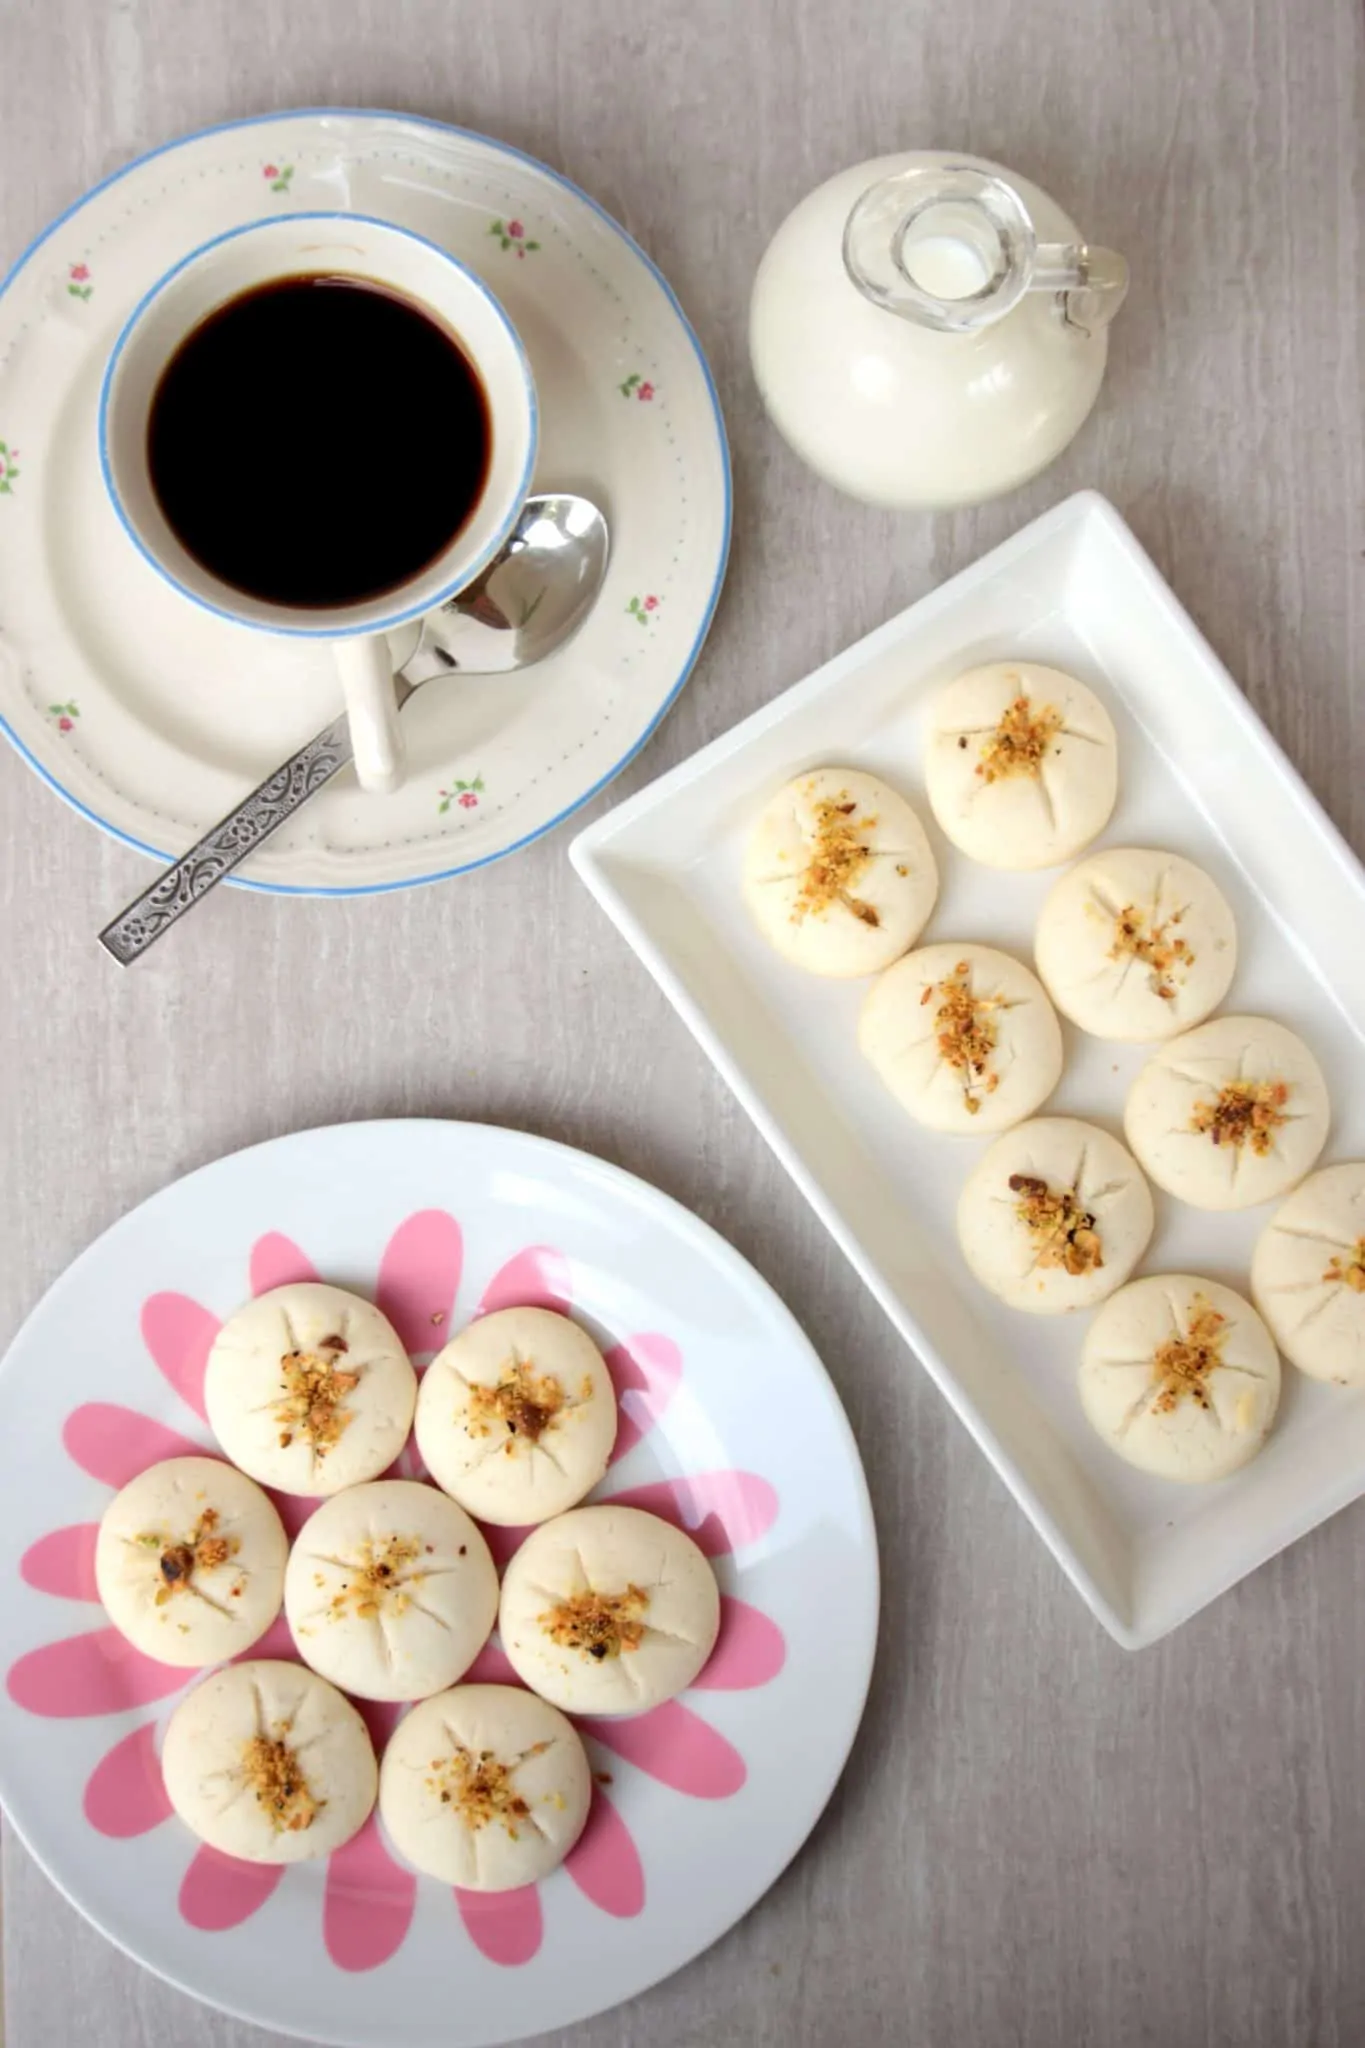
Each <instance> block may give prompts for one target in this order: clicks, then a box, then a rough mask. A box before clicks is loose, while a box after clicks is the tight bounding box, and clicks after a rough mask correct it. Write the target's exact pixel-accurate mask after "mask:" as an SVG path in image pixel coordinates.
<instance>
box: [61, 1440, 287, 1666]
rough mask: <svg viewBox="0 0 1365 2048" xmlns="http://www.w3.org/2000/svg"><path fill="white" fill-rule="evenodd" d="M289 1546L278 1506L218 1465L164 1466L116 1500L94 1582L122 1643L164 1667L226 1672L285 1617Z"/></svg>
mask: <svg viewBox="0 0 1365 2048" xmlns="http://www.w3.org/2000/svg"><path fill="white" fill-rule="evenodd" d="M288 1549H289V1544H288V1539H287V1538H286V1536H285V1533H284V1528H283V1525H282V1524H281V1521H280V1518H279V1516H278V1515H277V1514H276V1512H275V1509H274V1507H273V1506H272V1504H271V1502H270V1501H269V1500H267V1499H266V1496H265V1495H264V1494H263V1493H262V1492H261V1489H260V1487H259V1486H256V1485H255V1484H253V1482H252V1481H251V1480H250V1479H248V1478H247V1477H246V1476H245V1474H244V1473H241V1472H237V1471H234V1469H233V1467H232V1466H231V1465H225V1464H224V1463H223V1461H222V1459H221V1458H167V1459H165V1460H164V1461H163V1462H162V1463H161V1464H159V1465H150V1466H148V1468H147V1470H146V1471H145V1472H139V1474H138V1476H137V1478H136V1479H130V1480H129V1482H128V1484H127V1485H126V1486H125V1487H123V1488H121V1489H120V1491H119V1492H118V1493H116V1494H115V1495H114V1498H113V1499H112V1500H111V1501H110V1503H109V1505H108V1507H107V1508H106V1509H105V1511H104V1515H103V1518H102V1520H101V1522H100V1530H99V1536H98V1538H97V1540H96V1543H95V1583H96V1585H97V1586H98V1588H99V1596H100V1599H101V1600H102V1601H103V1602H104V1607H105V1612H106V1613H107V1614H108V1616H109V1619H110V1621H112V1622H113V1624H114V1627H115V1628H116V1629H117V1630H118V1631H119V1633H120V1634H121V1635H124V1636H126V1637H127V1638H128V1641H129V1642H130V1643H132V1644H134V1645H135V1646H136V1648H138V1649H139V1650H141V1651H143V1652H144V1653H145V1654H146V1655H147V1656H148V1657H155V1658H156V1659H157V1660H158V1662H159V1663H162V1664H181V1665H202V1664H219V1663H222V1662H223V1660H224V1659H225V1658H228V1657H236V1656H240V1654H241V1653H242V1651H244V1650H249V1649H250V1648H251V1645H252V1644H253V1643H254V1642H256V1641H258V1640H259V1638H260V1637H261V1636H263V1635H264V1634H265V1632H266V1630H267V1629H268V1628H269V1626H270V1624H271V1622H272V1621H273V1620H274V1619H275V1616H276V1615H277V1614H278V1613H279V1611H280V1597H281V1594H282V1593H283V1590H284V1565H285V1557H286V1555H287V1553H288Z"/></svg>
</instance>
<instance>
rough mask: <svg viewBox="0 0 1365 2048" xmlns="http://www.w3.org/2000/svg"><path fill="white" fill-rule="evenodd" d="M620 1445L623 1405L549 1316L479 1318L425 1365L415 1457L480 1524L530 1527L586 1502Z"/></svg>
mask: <svg viewBox="0 0 1365 2048" xmlns="http://www.w3.org/2000/svg"><path fill="white" fill-rule="evenodd" d="M615 1441H616V1395H615V1393H614V1391H613V1389H612V1384H611V1375H610V1374H609V1373H608V1371H607V1368H606V1362H605V1360H604V1359H603V1357H602V1354H601V1352H600V1351H599V1350H598V1348H597V1346H596V1345H595V1344H594V1343H593V1341H592V1338H591V1337H589V1336H588V1334H587V1332H586V1331H585V1330H581V1329H580V1328H579V1326H578V1324H577V1323H574V1322H571V1321H570V1320H569V1318H568V1317H567V1316H562V1315H557V1314H555V1312H554V1311H553V1310H552V1309H545V1308H506V1309H499V1310H497V1311H496V1312H495V1313H494V1314H492V1315H487V1316H481V1317H480V1318H479V1320H478V1321H477V1322H474V1323H471V1324H470V1325H469V1328H468V1329H467V1330H462V1331H461V1332H460V1334H459V1336H458V1337H456V1338H454V1339H453V1340H452V1341H451V1342H450V1343H449V1344H447V1345H446V1347H445V1349H444V1351H442V1352H440V1353H439V1355H438V1356H437V1357H436V1358H434V1359H433V1360H432V1362H431V1364H430V1365H429V1366H428V1367H427V1370H426V1373H425V1374H424V1376H423V1379H422V1385H421V1390H420V1392H419V1393H418V1396H417V1448H418V1450H419V1451H420V1452H421V1454H422V1460H423V1462H424V1464H425V1465H426V1468H427V1470H428V1472H430V1474H431V1476H432V1478H433V1479H434V1480H435V1481H436V1484H437V1485H438V1486H440V1487H444V1489H445V1491H446V1492H447V1493H448V1494H450V1495H451V1496H452V1497H453V1498H454V1499H455V1500H457V1501H459V1503H460V1505H461V1506H462V1507H464V1508H467V1509H468V1511H469V1513H470V1514H471V1515H477V1516H478V1517H479V1519H480V1520H481V1521H484V1522H493V1523H499V1524H503V1525H505V1526H509V1527H524V1526H525V1525H526V1524H528V1523H531V1522H543V1521H546V1520H548V1518H549V1517H550V1516H551V1515H559V1514H563V1512H564V1510H565V1509H566V1508H571V1507H573V1506H574V1505H575V1503H576V1502H578V1501H580V1500H582V1498H583V1496H584V1494H585V1493H589V1492H591V1490H592V1488H593V1487H594V1486H596V1484H597V1482H598V1480H599V1479H600V1478H601V1477H602V1474H603V1473H604V1472H605V1471H606V1469H607V1460H608V1459H609V1458H610V1456H611V1452H612V1445H613V1444H614V1443H615Z"/></svg>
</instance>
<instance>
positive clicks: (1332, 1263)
mask: <svg viewBox="0 0 1365 2048" xmlns="http://www.w3.org/2000/svg"><path fill="white" fill-rule="evenodd" d="M1251 1298H1252V1300H1253V1301H1254V1302H1255V1304H1256V1306H1257V1308H1258V1309H1259V1310H1260V1312H1261V1314H1262V1315H1263V1316H1264V1317H1265V1319H1266V1321H1267V1322H1268V1323H1269V1325H1270V1329H1271V1334H1272V1335H1273V1336H1274V1339H1275V1342H1276V1343H1277V1344H1278V1345H1279V1347H1280V1349H1281V1351H1283V1353H1284V1355H1285V1357H1286V1358H1287V1359H1288V1360H1289V1362H1290V1364H1291V1365H1296V1366H1297V1367H1298V1369H1299V1371H1300V1372H1303V1373H1307V1374H1308V1377H1309V1378H1310V1379H1314V1380H1333V1381H1335V1383H1336V1384H1337V1385H1338V1386H1341V1387H1359V1386H1365V1160H1359V1159H1353V1160H1350V1161H1349V1162H1348V1163H1347V1164H1346V1165H1344V1166H1324V1167H1323V1169H1322V1171H1321V1172H1320V1173H1314V1174H1310V1176H1309V1177H1308V1179H1307V1180H1306V1181H1303V1182H1302V1183H1301V1184H1300V1186H1298V1187H1297V1188H1295V1190H1294V1192H1293V1194H1292V1195H1291V1196H1290V1197H1289V1200H1288V1201H1287V1202H1286V1203H1285V1204H1284V1205H1283V1207H1282V1208H1279V1209H1277V1210H1276V1211H1275V1214H1274V1215H1273V1216H1272V1217H1271V1219H1270V1221H1269V1223H1268V1224H1267V1225H1266V1227H1265V1229H1264V1230H1263V1231H1262V1232H1261V1235H1260V1238H1259V1240H1258V1242H1257V1245H1256V1250H1255V1253H1254V1255H1253V1257H1252V1261H1251Z"/></svg>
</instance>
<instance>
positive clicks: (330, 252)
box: [99, 213, 537, 792]
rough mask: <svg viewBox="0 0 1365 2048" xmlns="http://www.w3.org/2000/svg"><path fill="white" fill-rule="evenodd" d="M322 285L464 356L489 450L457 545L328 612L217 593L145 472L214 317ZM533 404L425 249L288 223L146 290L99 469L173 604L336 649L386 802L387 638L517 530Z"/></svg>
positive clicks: (345, 225)
mask: <svg viewBox="0 0 1365 2048" xmlns="http://www.w3.org/2000/svg"><path fill="white" fill-rule="evenodd" d="M319 271H332V272H334V273H335V274H337V275H338V276H346V277H355V278H359V279H362V280H364V281H365V282H366V283H370V284H379V285H383V286H386V287H387V288H388V289H389V290H391V291H394V292H396V293H398V294H399V295H400V296H401V297H403V298H406V299H408V300H410V301H411V302H412V303H414V304H415V305H417V306H419V307H420V308H421V310H422V311H423V312H424V313H426V314H427V316H428V317H429V318H431V319H433V320H435V321H436V322H437V323H438V324H439V325H441V326H443V327H444V328H446V329H447V330H448V331H449V332H450V333H452V334H453V335H454V336H455V337H456V338H457V340H458V341H459V343H460V345H461V347H462V349H463V350H464V353H465V354H466V356H467V357H468V359H469V361H470V362H471V364H472V365H473V367H474V369H475V371H476V372H477V374H478V377H479V379H480V381H481V383H482V385H483V388H484V392H485V394H486V397H487V401H488V413H489V421H490V426H491V441H492V446H491V451H490V456H489V461H488V466H487V471H486V474H485V478H484V483H483V489H482V491H481V493H480V495H479V498H478V500H477V502H476V503H475V505H474V507H473V509H472V510H471V511H470V513H469V514H468V516H467V517H466V519H465V521H464V523H463V524H462V525H461V527H460V528H459V531H458V532H457V533H456V535H455V536H454V538H453V539H452V540H451V541H450V542H449V544H448V545H447V546H446V547H445V548H444V549H443V550H442V552H441V553H440V554H439V555H438V556H437V557H436V559H435V560H434V561H432V562H430V563H428V564H427V566H426V567H425V568H423V569H422V570H421V572H420V573H419V574H418V575H415V576H413V577H412V578H411V579H410V580H409V581H407V582H405V583H403V584H401V585H400V586H399V587H398V588H397V589H396V590H388V591H385V592H383V594H382V595H380V596H378V597H373V598H369V599H366V600H363V601H362V602H360V603H358V604H351V605H344V606H338V607H335V608H313V607H311V606H310V607H292V606H288V605H280V604H273V603H270V602H268V601H267V600H264V599H260V598H255V597H252V596H250V595H249V594H248V593H247V592H245V591H241V590H237V589H234V588H233V586H232V585H231V584H228V583H225V582H222V581H221V580H220V579H219V578H218V577H216V576H215V575H214V574H213V573H212V571H211V570H209V569H207V568H205V567H204V565H203V563H201V562H199V561H197V560H196V559H195V557H194V556H193V555H192V554H191V553H190V552H189V550H188V549H187V548H186V547H184V546H183V545H182V543H181V542H180V540H179V539H178V537H177V536H176V534H175V532H174V531H173V529H172V528H171V526H170V525H169V523H168V522H167V520H166V517H165V515H164V513H163V512H162V510H161V506H160V504H159V502H158V500H157V496H156V492H155V489H154V488H153V484H152V479H151V475H150V472H149V469H148V455H147V427H148V418H149V414H150V411H151V406H152V400H153V398H154V396H155V393H156V389H157V386H158V384H159V382H160V379H161V375H162V372H163V370H164V369H165V368H166V365H167V364H168V362H169V361H170V359H171V357H172V356H173V355H174V354H175V352H176V350H177V349H178V347H179V346H180V344H181V342H182V341H183V340H184V339H185V337H186V336H187V335H188V334H190V333H191V332H192V331H193V329H194V328H195V327H197V326H198V325H199V323H200V321H201V320H203V319H204V318H205V317H206V316H207V315H208V314H209V313H211V312H213V311H214V310H215V309H216V308H217V307H219V306H222V305H224V304H225V303H226V302H227V301H228V300H230V299H234V298H236V297H237V296H238V295H239V294H240V293H243V292H248V291H251V290H252V289H253V288H255V287H256V286H258V285H263V284H267V283H270V282H272V281H274V280H277V279H279V278H286V277H291V276H297V275H316V274H317V273H318V272H319ZM536 434H537V416H536V392H535V383H534V380H533V378H532V375H531V367H530V364H529V363H528V362H527V360H526V352H525V350H524V349H523V348H522V345H521V342H520V340H519V339H518V336H517V333H516V330H515V328H514V327H513V326H512V323H511V321H510V320H509V319H508V318H507V315H506V313H504V311H503V309H502V307H501V306H500V305H499V303H498V301H497V300H496V299H495V298H494V296H493V294H492V293H491V292H490V291H489V290H488V287H487V286H486V285H485V284H483V283H482V281H481V280H480V279H479V278H477V277H476V276H475V275H474V273H473V272H472V271H471V270H468V269H466V267H465V265H464V264H463V263H460V262H459V261H457V259H456V258H455V257H454V256H451V255H450V254H449V253H448V252H447V251H446V250H445V249H442V248H440V247H438V245H437V244H436V243H435V242H429V241H427V240H426V238H425V237H424V236H422V235H415V234H413V233H412V232H411V231H410V230H409V229H407V228H399V227H394V226H393V225H392V224H391V223H390V222H387V221H381V220H373V219H371V218H369V217H368V216H367V215H365V214H355V213H292V214H287V215H281V216H277V217H273V218H271V219H268V220H259V221H253V222H251V223H249V224H248V225H247V226H245V227H240V228H233V229H231V230H230V231H229V232H228V233H227V234H224V235H219V236H218V237H217V238H216V240H214V241H212V242H206V243H205V244H204V246H203V247H202V248H200V249H196V250H194V251H193V252H192V254H190V255H188V256H186V257H184V258H183V259H182V261H181V262H179V263H177V264H176V266H175V268H174V269H173V270H169V271H167V273H166V275H165V276H164V277H163V278H161V279H160V281H159V282H158V283H157V284H155V285H153V287H152V289H151V290H150V291H149V292H148V293H147V295H146V296H145V298H143V300H142V301H141V303H140V304H139V305H138V306H137V307H136V308H135V309H134V311H133V313H132V314H131V315H130V317H129V319H128V321H127V323H126V325H125V326H124V328H123V331H122V333H121V334H120V335H119V337H118V340H117V341H116V342H115V344H114V348H113V353H112V354H111V356H110V358H109V363H108V367H107V368H106V370H105V375H104V385H103V389H102V391H101V393H100V408H99V439H100V461H101V465H102V467H103V470H104V480H105V485H106V487H107V489H108V492H109V496H110V498H111V500H112V502H113V505H114V509H115V511H116V512H117V514H118V516H119V519H120V520H121V521H122V523H123V526H124V528H125V530H126V531H127V533H128V534H129V536H130V538H131V539H132V541H133V542H134V544H135V546H136V547H137V548H138V549H139V550H140V552H141V553H142V554H143V555H144V556H145V558H146V559H147V561H149V562H150V563H151V565H152V567H153V568H154V569H157V570H158V571H159V572H160V574H161V575H162V576H164V577H165V578H166V580H167V582H168V583H170V584H172V585H173V586H174V588H175V589H176V590H178V591H179V592H180V593H181V594H182V596H184V597H186V598H188V599H189V600H190V602H191V603H193V604H197V605H200V606H202V607H203V608H204V609H205V610H207V611H211V612H216V613H217V614H218V615H219V616H220V617H223V618H226V619H232V620H234V621H235V622H236V623H237V624H238V625H243V626H253V627H256V628H258V629H259V630H261V631H263V632H267V633H285V634H294V635H297V636H299V637H301V638H308V639H314V640H319V639H320V640H327V641H330V642H331V643H332V644H333V647H334V650H335V654H336V660H337V666H338V669H339V671H340V676H341V686H342V691H343V693H344V697H345V703H346V711H347V715H348V717H349V718H350V722H351V738H352V741H353V743H354V748H355V765H356V775H357V777H358V779H359V781H360V783H361V786H362V787H363V788H365V789H369V790H375V791H381V792H382V791H387V790H392V789H396V788H397V786H398V784H399V782H400V781H401V779H402V765H401V764H402V746H401V737H400V733H399V726H398V712H397V705H396V701H395V696H394V688H393V668H392V661H391V658H390V654H389V648H388V644H387V642H386V641H385V639H384V635H385V634H386V633H388V632H390V631H392V630H393V628H394V627H395V626H400V625H402V624H404V623H405V622H406V621H408V620H411V619H416V618H418V617H420V616H421V614H422V613H423V612H429V611H434V610H435V609H436V608H437V606H439V605H441V604H443V603H444V602H445V601H446V599H447V598H449V597H453V596H454V595H455V594H456V592H457V591H459V590H462V589H463V588H464V587H465V585H466V584H468V583H470V582H472V581H473V579H474V578H475V577H476V576H477V575H478V574H479V572H480V570H481V569H483V568H484V567H485V566H486V564H487V563H488V562H489V561H490V560H491V559H492V557H493V556H494V555H495V554H496V553H497V551H498V549H499V548H500V547H501V546H502V544H503V542H504V541H505V540H506V539H507V536H508V534H509V533H510V532H511V530H512V527H513V526H514V524H515V523H516V519H517V515H518V513H519V512H520V510H521V507H522V505H523V503H524V501H525V498H526V494H527V491H528V490H529V489H530V484H531V472H532V469H533V468H534V465H535V458H536Z"/></svg>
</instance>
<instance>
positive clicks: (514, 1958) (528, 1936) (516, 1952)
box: [455, 1884, 543, 1968]
mask: <svg viewBox="0 0 1365 2048" xmlns="http://www.w3.org/2000/svg"><path fill="white" fill-rule="evenodd" d="M455 1903H456V1905H457V1906H458V1907H459V1909H460V1918H461V1919H462V1920H463V1921H464V1924H465V1928H466V1930H467V1931H468V1934H469V1938H470V1940H471V1941H472V1942H473V1944H474V1946H475V1948H476V1949H477V1950H478V1951H479V1954H480V1955H482V1956H487V1958H488V1960H489V1962H490V1963H503V1964H505V1965H506V1966H507V1967H509V1968H511V1967H512V1966H513V1965H515V1964H517V1963H529V1962H530V1960H531V1958H532V1956H533V1955H534V1954H535V1952H536V1950H537V1949H538V1948H539V1947H540V1938H541V1933H542V1931H543V1922H542V1919H541V1913H540V1894H539V1892H538V1891H537V1890H536V1887H535V1886H534V1885H533V1884H525V1885H522V1886H521V1888H520V1889H519V1890H518V1891H514V1892H467V1891H462V1890H461V1889H460V1888H459V1886H458V1885H457V1886H456V1887H455Z"/></svg>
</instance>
